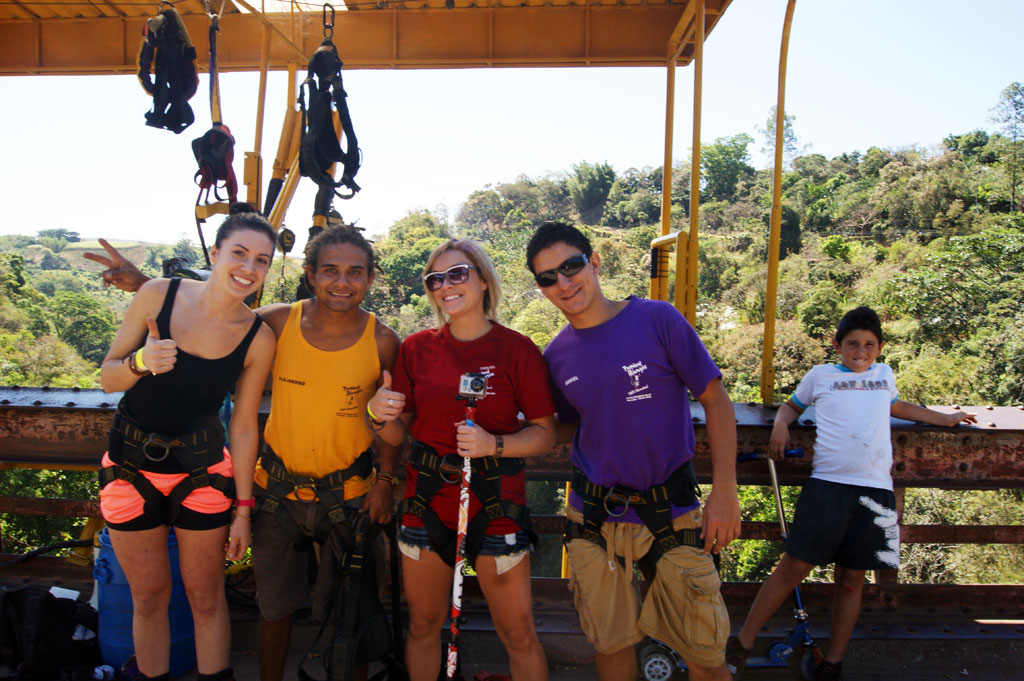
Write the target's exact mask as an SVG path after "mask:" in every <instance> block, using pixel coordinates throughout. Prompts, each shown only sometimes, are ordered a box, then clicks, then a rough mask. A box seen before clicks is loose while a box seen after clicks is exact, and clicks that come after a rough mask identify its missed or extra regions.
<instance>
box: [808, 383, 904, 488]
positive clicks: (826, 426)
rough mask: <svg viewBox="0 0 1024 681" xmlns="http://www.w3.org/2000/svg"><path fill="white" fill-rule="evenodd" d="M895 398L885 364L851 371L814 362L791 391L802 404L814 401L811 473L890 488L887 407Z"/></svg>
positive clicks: (832, 480) (890, 465) (815, 476)
mask: <svg viewBox="0 0 1024 681" xmlns="http://www.w3.org/2000/svg"><path fill="white" fill-rule="evenodd" d="M897 399H899V398H898V397H897V395H896V377H895V376H894V375H893V373H892V369H891V368H890V367H889V366H888V365H887V364H877V363H876V364H872V365H871V367H870V368H869V369H868V370H867V371H862V372H859V373H857V372H854V371H851V370H850V369H847V368H846V367H844V366H843V365H841V364H819V365H818V366H816V367H814V368H813V369H811V370H810V371H809V372H807V375H806V376H804V378H803V380H802V381H800V385H798V386H797V387H796V392H794V393H793V402H794V403H795V404H796V405H797V406H798V407H800V408H801V409H806V408H807V407H809V406H811V405H812V404H813V405H814V413H815V416H816V421H817V426H818V434H817V438H816V439H815V441H814V462H813V468H812V471H811V477H812V478H820V479H822V480H829V481H831V482H839V483H843V484H847V485H861V486H864V487H876V488H878V489H887V490H891V489H892V475H891V474H890V472H889V469H890V468H892V434H891V431H890V427H889V410H890V408H891V406H892V404H893V403H894V402H896V400H897Z"/></svg>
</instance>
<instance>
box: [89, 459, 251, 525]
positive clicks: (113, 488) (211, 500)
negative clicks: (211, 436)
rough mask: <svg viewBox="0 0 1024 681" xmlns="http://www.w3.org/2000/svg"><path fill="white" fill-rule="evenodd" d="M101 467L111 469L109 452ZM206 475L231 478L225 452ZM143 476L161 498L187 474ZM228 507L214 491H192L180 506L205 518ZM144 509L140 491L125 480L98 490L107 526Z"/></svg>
mask: <svg viewBox="0 0 1024 681" xmlns="http://www.w3.org/2000/svg"><path fill="white" fill-rule="evenodd" d="M101 465H102V466H103V467H104V468H109V467H111V466H113V465H114V462H113V461H111V460H110V454H109V452H104V454H103V460H102V461H101ZM207 471H208V472H209V473H219V474H220V475H223V476H225V477H228V478H230V477H231V475H232V472H233V471H234V467H233V466H232V464H231V455H230V454H228V450H227V448H225V449H224V459H223V460H222V461H219V462H217V463H215V464H214V465H212V466H210V467H209V468H208V469H207ZM142 475H144V476H145V477H146V479H147V480H149V481H150V482H151V483H153V486H154V487H156V488H157V490H159V491H160V493H161V494H163V495H164V496H167V495H168V494H170V492H171V490H172V489H174V487H175V486H176V485H177V484H178V483H179V482H181V481H182V480H184V479H185V478H187V477H188V474H186V473H152V472H150V471H142ZM231 504H232V501H231V499H228V498H227V497H226V496H224V494H223V493H222V492H221V491H220V490H217V489H214V488H213V487H200V488H199V489H196V490H193V491H192V493H191V494H189V495H188V496H187V497H185V500H184V501H182V502H181V505H182V506H184V507H185V508H187V509H189V510H191V511H195V512H196V513H202V514H205V515H214V514H218V513H224V512H225V511H228V510H230V509H231ZM144 505H145V501H144V500H143V498H142V496H141V495H140V494H139V491H138V490H137V489H135V485H133V484H132V483H130V482H128V481H127V480H114V481H113V482H111V483H110V484H108V485H107V486H106V487H104V488H103V489H101V490H100V511H101V512H102V513H103V519H104V520H106V521H107V522H108V523H114V524H123V523H127V522H129V521H131V520H134V519H136V518H138V517H139V516H141V515H142V509H143V506H144Z"/></svg>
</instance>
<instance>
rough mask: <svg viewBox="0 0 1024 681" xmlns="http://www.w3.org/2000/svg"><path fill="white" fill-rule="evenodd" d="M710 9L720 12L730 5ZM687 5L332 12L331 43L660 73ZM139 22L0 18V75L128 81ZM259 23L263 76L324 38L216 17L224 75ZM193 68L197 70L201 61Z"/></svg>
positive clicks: (352, 57)
mask: <svg viewBox="0 0 1024 681" xmlns="http://www.w3.org/2000/svg"><path fill="white" fill-rule="evenodd" d="M240 4H242V5H243V6H244V5H245V3H244V0H243V1H240ZM709 4H713V5H715V6H716V7H718V8H719V10H718V11H719V12H720V11H721V9H722V8H724V6H725V5H727V4H728V3H727V2H726V1H725V0H717V2H716V0H709ZM691 5H692V2H691V3H687V4H681V3H680V4H672V5H583V4H581V5H575V6H553V7H536V6H516V7H490V8H485V7H480V8H465V9H454V10H451V11H443V10H442V11H438V10H434V9H422V10H418V9H402V10H396V9H373V10H368V9H366V10H360V11H358V12H356V11H349V12H338V14H337V18H336V22H335V27H334V42H335V44H336V45H337V46H338V50H339V52H340V54H341V56H342V59H344V61H345V68H347V69H352V68H356V69H371V68H407V69H416V68H471V67H473V68H475V67H486V66H533V67H542V66H660V65H664V64H665V61H666V54H665V50H666V45H667V44H668V42H669V39H670V38H671V37H672V35H673V33H674V32H675V31H676V30H677V28H678V26H679V24H680V21H679V20H680V18H681V17H682V15H683V13H684V12H685V11H686V10H687V8H688V7H689V6H691ZM264 17H266V18H265V19H264ZM183 19H184V21H185V24H186V26H187V28H188V30H189V33H190V35H191V36H192V38H193V40H194V42H195V45H196V49H197V51H198V52H199V54H201V55H202V54H206V52H207V50H208V46H207V44H206V42H207V37H206V35H207V28H208V25H207V19H206V17H205V16H203V15H195V14H186V15H185V16H184V17H183ZM713 19H717V17H713ZM144 21H145V17H141V16H140V17H122V16H114V17H110V16H97V17H87V18H46V19H39V18H25V19H18V18H8V19H4V20H2V21H0V74H5V75H30V74H64V75H73V74H107V73H134V72H135V71H136V65H135V58H136V55H137V54H138V49H139V45H140V41H141V37H140V36H141V29H142V25H143V23H144ZM264 21H268V22H269V23H270V25H271V27H272V29H273V30H274V31H275V32H276V33H278V38H279V39H278V40H275V41H273V45H272V48H271V52H270V68H271V69H275V70H280V69H284V68H286V67H287V63H288V61H291V60H294V59H295V55H296V52H301V53H302V54H303V55H310V54H312V53H313V50H315V49H316V47H317V45H318V44H319V43H320V40H321V38H322V26H321V19H320V13H319V12H315V13H301V14H299V13H296V14H294V15H292V14H288V13H274V14H267V15H262V14H261V13H259V12H256V13H248V14H232V13H228V14H225V15H224V16H223V17H222V18H221V36H220V38H219V45H218V48H219V50H218V51H219V54H218V57H219V62H220V63H219V66H220V69H221V70H222V71H255V70H256V69H258V68H259V65H260V47H261V44H262V37H263V30H264V29H263V25H262V24H263V22H264ZM292 21H294V23H295V24H296V27H295V28H296V30H295V33H297V36H298V38H299V39H298V40H297V41H296V44H295V45H294V46H293V45H291V44H289V43H290V42H291V41H290V40H289V39H288V38H286V36H287V35H295V34H293V33H292V30H291V28H290V27H291V22H292ZM713 23H714V22H713V21H712V22H710V24H711V25H713ZM695 25H697V26H700V25H702V22H700V21H697V22H696V24H695ZM703 25H704V26H705V33H706V32H707V31H709V30H710V28H711V25H709V24H708V22H705V23H703ZM680 30H681V31H682V32H683V33H685V32H686V31H685V27H684V28H683V29H680ZM687 52H688V51H687V50H683V51H682V54H681V55H680V58H679V60H678V63H679V64H683V65H685V64H686V63H688V62H689V57H688V56H687ZM199 61H200V68H205V64H204V61H205V60H204V59H200V60H199Z"/></svg>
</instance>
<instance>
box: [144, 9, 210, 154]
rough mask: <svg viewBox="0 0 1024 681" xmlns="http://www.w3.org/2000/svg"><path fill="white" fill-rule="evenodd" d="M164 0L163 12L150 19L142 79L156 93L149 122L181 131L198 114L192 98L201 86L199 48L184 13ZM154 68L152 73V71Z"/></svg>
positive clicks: (150, 90)
mask: <svg viewBox="0 0 1024 681" xmlns="http://www.w3.org/2000/svg"><path fill="white" fill-rule="evenodd" d="M165 4H168V5H169V4H170V3H164V2H161V3H160V11H159V14H158V15H157V16H155V17H153V18H151V19H149V20H148V21H147V22H146V26H145V28H144V29H143V32H142V35H143V40H142V47H141V48H140V49H139V57H138V66H139V69H138V77H139V83H141V84H142V87H143V88H144V89H145V90H146V92H147V93H149V94H150V95H152V97H153V107H152V109H151V110H150V111H149V112H148V113H146V125H148V126H151V127H154V128H165V129H167V130H170V131H171V132H173V133H175V134H177V133H180V132H181V131H182V130H184V129H185V128H187V127H188V126H190V125H192V123H193V122H194V121H195V114H194V113H193V112H192V107H190V106H189V104H188V100H189V99H191V98H192V95H194V94H195V93H196V89H197V88H198V87H199V78H198V77H197V76H196V48H195V47H193V46H192V41H191V40H190V39H189V36H188V31H187V30H186V29H185V23H184V22H183V21H182V19H181V15H179V14H178V12H177V11H176V10H175V9H174V7H168V8H167V9H164V8H163V7H164V5H165ZM150 67H152V68H153V70H154V73H153V75H152V76H150V74H149V70H150Z"/></svg>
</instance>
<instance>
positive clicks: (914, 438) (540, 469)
mask: <svg viewBox="0 0 1024 681" xmlns="http://www.w3.org/2000/svg"><path fill="white" fill-rule="evenodd" d="M119 397H120V396H119V395H117V394H111V395H107V394H104V393H102V392H100V391H98V390H78V389H46V388H13V387H0V468H10V467H24V466H28V467H47V468H78V469H83V468H84V469H90V468H96V466H97V462H98V460H99V456H100V453H101V452H103V451H104V449H105V447H106V438H107V430H108V428H109V425H110V419H111V414H112V412H113V410H114V408H115V406H116V404H117V401H118V399H119ZM268 409H269V399H265V400H264V405H263V408H262V410H261V411H262V412H263V416H265V414H266V411H267V410H268ZM939 409H953V407H945V408H943V407H939ZM962 409H964V410H967V411H973V412H976V413H977V414H978V420H979V423H978V425H974V426H962V425H961V426H958V427H956V428H952V429H949V428H939V427H935V426H928V425H923V424H917V423H912V422H908V421H900V420H897V419H894V420H893V423H892V428H893V456H894V462H895V463H894V466H893V477H894V481H895V483H896V488H897V489H896V491H897V501H898V503H901V502H902V491H903V489H904V488H907V487H931V488H943V489H997V488H1024V408H1021V407H962ZM691 410H692V418H693V421H694V425H695V429H696V432H697V456H696V459H695V461H696V468H697V473H698V478H700V479H701V480H702V481H704V482H707V481H709V480H710V474H711V465H710V457H709V456H708V447H707V441H706V438H705V437H704V427H703V425H704V422H705V417H704V411H703V409H702V408H701V406H700V405H699V404H693V405H691ZM735 410H736V421H737V436H738V446H739V451H740V452H754V451H764V450H765V449H766V448H767V444H768V438H769V436H770V433H771V423H772V421H773V419H774V415H775V409H773V408H766V407H762V406H760V405H758V404H737V405H735ZM791 437H792V444H793V446H794V447H803V448H804V449H805V450H806V451H807V453H808V454H811V455H813V444H814V412H813V408H811V409H808V410H807V411H806V412H804V414H802V415H801V418H800V420H799V422H798V423H796V424H794V425H793V427H792V429H791ZM811 458H812V456H805V457H804V458H803V459H787V460H785V461H782V462H779V463H778V464H777V469H778V472H779V478H780V482H781V484H784V485H786V484H790V485H792V484H799V483H801V482H802V481H803V480H804V479H805V478H806V476H807V474H808V473H809V472H810V459H811ZM528 464H529V465H528V472H527V475H528V477H529V478H530V479H534V480H563V481H564V480H566V479H568V476H569V470H570V466H569V459H568V448H567V447H565V446H562V447H560V448H558V449H557V450H556V451H554V452H552V453H550V454H547V455H543V456H539V457H533V458H531V459H529V460H528ZM737 478H738V481H739V482H740V483H741V484H760V485H767V484H768V476H767V472H766V470H765V466H764V465H763V464H762V463H761V462H756V461H753V462H745V463H739V464H737ZM0 513H13V514H26V515H60V516H70V517H95V516H96V515H97V514H98V502H96V501H91V500H79V499H39V498H28V497H0ZM563 523H564V520H563V519H562V518H561V517H560V516H539V517H535V518H534V525H535V528H536V529H537V531H538V532H539V533H541V534H548V535H556V534H560V533H561V531H562V527H563ZM900 533H901V540H902V541H903V543H948V544H992V543H1005V544H1024V525H996V526H992V525H988V526H986V525H971V526H964V525H956V526H947V525H901V527H900ZM743 537H744V538H747V539H763V540H774V539H779V531H778V527H777V525H776V524H775V523H767V522H744V524H743ZM33 565H35V566H36V567H34V568H33V569H32V570H28V569H27V568H25V567H23V566H22V567H5V568H3V569H0V580H15V581H17V580H20V579H27V578H28V575H29V574H34V573H39V572H40V571H42V572H43V573H45V574H52V575H53V577H54V579H56V580H65V581H67V580H73V579H74V578H75V577H74V576H75V575H77V574H78V573H77V572H75V570H74V569H73V568H70V569H69V568H68V567H66V566H65V565H64V561H61V560H58V559H48V560H45V559H38V558H37V559H34V562H33ZM40 568H41V570H40ZM79 577H80V578H81V577H82V575H79ZM757 587H758V585H756V584H744V583H727V584H726V585H724V587H723V593H724V594H725V596H726V600H727V602H728V603H749V602H750V601H751V600H752V599H753V596H754V594H755V593H756V589H757ZM473 588H475V587H472V586H471V587H470V591H469V594H470V595H471V594H472V593H473V590H472V589H473ZM567 594H568V592H567V590H566V588H565V584H564V580H551V579H535V588H534V596H535V599H536V600H537V602H538V607H539V609H542V610H547V611H549V612H551V613H560V612H561V610H562V608H563V607H564V606H565V605H566V604H567V603H569V601H568V595H567ZM805 600H807V601H809V603H810V606H809V607H814V606H815V605H817V606H820V607H821V608H823V609H827V608H828V607H829V605H830V602H831V586H830V585H815V584H811V585H807V588H806V594H805ZM570 605H571V604H570ZM864 607H865V611H866V612H870V611H871V610H875V611H877V612H879V613H886V612H891V611H892V610H893V609H894V608H897V607H898V608H899V609H900V613H901V614H900V616H901V617H902V613H903V612H904V611H905V610H906V609H908V608H909V609H910V611H911V613H912V615H910V616H909V617H910V619H909V620H908V621H907V622H903V620H902V619H900V620H899V621H898V622H897V621H896V620H893V621H892V622H891V623H889V624H877V623H876V624H871V625H869V626H868V628H867V629H865V631H864V632H862V633H863V634H864V635H866V636H887V637H899V636H906V637H914V636H924V637H932V634H935V635H936V636H939V637H940V638H941V636H940V635H943V636H950V635H954V636H961V637H970V636H973V635H975V634H977V635H984V636H990V637H991V636H995V637H997V638H999V637H1004V638H1017V639H1020V638H1024V585H1015V584H994V585H950V584H900V583H898V575H897V574H896V573H895V571H893V572H888V573H886V572H883V573H879V575H878V579H877V583H875V584H870V585H867V586H866V587H865V592H864ZM982 612H983V613H984V617H982V615H981V613H982ZM913 613H916V614H913ZM929 613H931V615H929ZM972 613H973V614H972ZM916 616H920V617H922V618H923V619H922V620H914V617H916ZM929 617H931V619H929ZM965 618H966V619H967V620H971V621H972V622H975V623H974V624H964V623H963V622H962V621H960V620H963V619H965ZM563 619H565V621H566V622H569V621H570V620H571V619H572V618H571V617H569V618H568V619H566V618H563V617H561V616H555V617H553V618H552V619H551V626H553V627H554V628H555V629H558V630H562V629H565V627H567V629H565V630H566V633H572V630H573V629H574V627H575V626H576V625H570V624H566V625H565V627H563V626H562V625H560V624H556V623H560V622H562V621H563ZM889 619H891V618H883V620H884V621H889ZM954 620H956V621H954ZM978 622H983V623H981V624H979V623H978ZM984 622H987V623H988V624H984ZM870 626H875V627H882V629H885V631H881V633H879V632H874V633H872V631H871V630H870ZM965 627H966V628H965ZM983 630H984V631H983ZM972 632H973V633H972Z"/></svg>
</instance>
